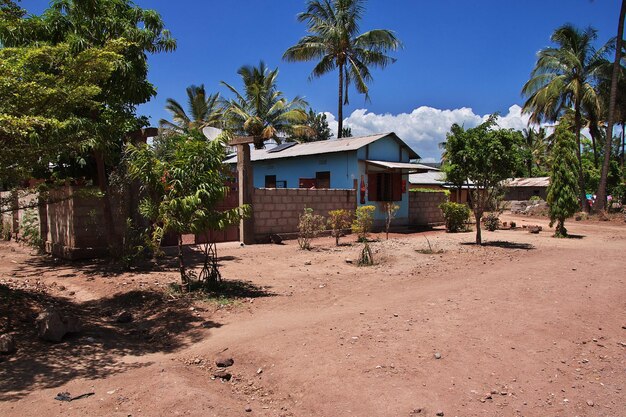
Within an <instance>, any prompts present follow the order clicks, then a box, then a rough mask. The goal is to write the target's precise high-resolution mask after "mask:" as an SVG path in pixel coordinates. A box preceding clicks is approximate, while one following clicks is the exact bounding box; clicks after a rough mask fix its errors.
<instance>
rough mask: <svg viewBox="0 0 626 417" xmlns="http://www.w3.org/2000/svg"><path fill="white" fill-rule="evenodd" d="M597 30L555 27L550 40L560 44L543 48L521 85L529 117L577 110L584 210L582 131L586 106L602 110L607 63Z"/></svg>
mask: <svg viewBox="0 0 626 417" xmlns="http://www.w3.org/2000/svg"><path fill="white" fill-rule="evenodd" d="M596 38H597V34H596V30H595V29H592V28H587V29H585V30H584V31H580V30H578V29H577V28H575V27H574V26H572V25H569V24H567V25H564V26H561V27H560V28H558V29H556V30H555V31H554V33H553V34H552V37H551V40H552V42H554V43H555V44H556V45H557V46H556V47H548V48H545V49H542V50H541V51H539V53H538V58H537V63H536V64H535V68H534V69H533V70H532V72H531V77H530V80H528V82H526V84H525V85H524V87H523V88H522V94H523V95H524V96H526V97H527V100H526V103H525V104H524V108H523V111H524V112H526V113H530V115H531V117H530V121H531V122H533V123H540V122H542V121H556V120H557V119H559V118H560V117H561V116H562V115H563V114H564V113H565V112H566V111H567V110H568V109H573V111H574V125H573V129H574V132H575V134H576V144H577V149H576V156H577V158H578V166H579V171H578V181H579V190H580V193H581V204H582V208H583V210H587V209H588V208H587V205H586V204H585V202H586V199H585V182H584V177H583V172H582V168H581V167H582V165H581V153H580V152H581V150H580V131H581V129H582V127H583V112H584V109H585V108H586V109H588V110H590V111H591V109H593V113H594V114H600V106H601V103H600V98H599V96H598V93H597V91H596V88H595V81H596V78H597V76H598V72H599V71H600V69H601V67H602V65H604V64H605V62H606V61H605V59H604V53H605V49H604V48H603V49H600V50H599V51H598V50H596V49H595V48H594V47H593V42H594V41H595V40H596Z"/></svg>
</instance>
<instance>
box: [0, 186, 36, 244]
mask: <svg viewBox="0 0 626 417" xmlns="http://www.w3.org/2000/svg"><path fill="white" fill-rule="evenodd" d="M38 198H39V195H38V193H37V191H35V190H33V189H23V190H18V191H17V193H12V192H11V191H3V192H0V199H1V201H2V202H3V206H2V211H3V213H2V214H1V216H0V221H1V222H2V225H3V228H4V227H7V228H8V229H9V230H10V231H11V236H12V238H13V239H16V240H20V239H22V232H23V229H22V227H21V225H22V224H23V222H24V216H25V215H26V214H27V213H31V214H32V213H34V215H35V219H36V222H37V223H40V224H41V222H40V221H39V218H40V217H41V213H42V209H41V207H38V201H37V200H38ZM20 207H21V208H20ZM5 210H10V211H5ZM43 212H44V213H45V208H44V209H43ZM39 229H40V232H41V233H42V234H45V228H42V227H41V225H40V228H39Z"/></svg>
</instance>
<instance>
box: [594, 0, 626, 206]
mask: <svg viewBox="0 0 626 417" xmlns="http://www.w3.org/2000/svg"><path fill="white" fill-rule="evenodd" d="M625 17H626V0H622V7H621V9H620V13H619V20H618V24H617V38H616V39H615V61H614V62H613V74H612V77H611V96H610V99H609V114H608V118H607V119H608V120H607V126H606V137H607V140H606V143H605V145H604V161H603V162H602V171H601V174H600V184H599V185H598V192H597V196H598V199H597V201H598V209H599V210H604V209H605V204H606V201H605V200H606V181H607V177H608V173H609V162H610V161H609V158H610V157H611V142H612V141H611V138H612V137H613V121H614V115H615V104H616V102H617V89H618V77H619V72H620V67H621V58H622V44H623V39H624V18H625ZM622 149H623V148H622Z"/></svg>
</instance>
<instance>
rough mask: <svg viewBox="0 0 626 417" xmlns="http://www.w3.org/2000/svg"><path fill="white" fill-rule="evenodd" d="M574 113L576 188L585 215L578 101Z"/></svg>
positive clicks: (580, 123) (585, 198) (585, 196)
mask: <svg viewBox="0 0 626 417" xmlns="http://www.w3.org/2000/svg"><path fill="white" fill-rule="evenodd" d="M575 107H576V109H575V111H576V113H575V114H574V129H575V130H576V158H577V159H578V186H579V187H580V191H579V192H580V207H581V210H582V211H584V212H585V213H588V212H589V206H588V205H587V193H586V192H585V177H584V176H583V163H582V157H581V155H580V130H581V129H582V116H581V114H580V100H577V101H576V105H575Z"/></svg>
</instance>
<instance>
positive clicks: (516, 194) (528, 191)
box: [504, 187, 548, 201]
mask: <svg viewBox="0 0 626 417" xmlns="http://www.w3.org/2000/svg"><path fill="white" fill-rule="evenodd" d="M535 195H536V196H539V197H541V199H542V200H545V199H546V198H547V197H548V187H506V189H505V193H504V199H505V200H507V201H510V200H530V198H531V197H532V196H535Z"/></svg>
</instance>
